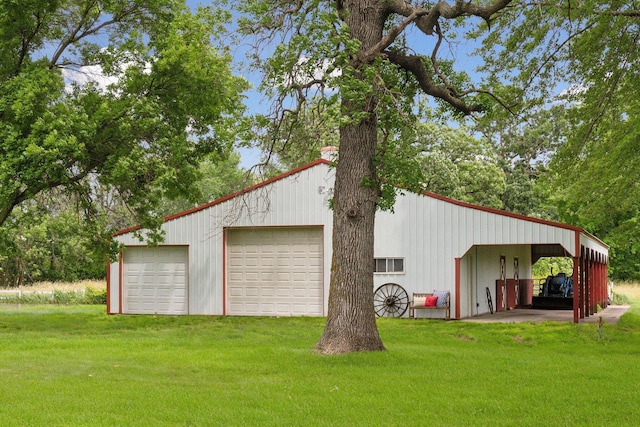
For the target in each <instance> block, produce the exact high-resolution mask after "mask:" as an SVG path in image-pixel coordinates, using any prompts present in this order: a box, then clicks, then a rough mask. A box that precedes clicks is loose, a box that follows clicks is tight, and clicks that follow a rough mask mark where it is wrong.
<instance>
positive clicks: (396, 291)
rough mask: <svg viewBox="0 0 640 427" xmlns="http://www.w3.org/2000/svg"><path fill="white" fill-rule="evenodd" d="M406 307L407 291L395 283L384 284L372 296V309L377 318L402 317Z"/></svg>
mask: <svg viewBox="0 0 640 427" xmlns="http://www.w3.org/2000/svg"><path fill="white" fill-rule="evenodd" d="M408 307H409V295H407V291H405V290H404V288H403V287H402V286H400V285H396V284H395V283H385V284H384V285H382V286H380V287H379V288H378V289H376V291H375V292H374V294H373V309H374V310H375V312H376V316H378V317H402V315H403V314H404V313H405V312H406V311H407V308H408Z"/></svg>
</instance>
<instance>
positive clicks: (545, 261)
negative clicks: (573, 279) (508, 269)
mask: <svg viewBox="0 0 640 427" xmlns="http://www.w3.org/2000/svg"><path fill="white" fill-rule="evenodd" d="M558 273H566V274H568V275H571V274H573V260H571V258H562V257H549V258H540V259H539V260H538V261H536V263H535V264H533V266H532V268H531V274H532V277H533V278H537V279H546V277H547V276H551V275H554V276H555V275H557V274H558Z"/></svg>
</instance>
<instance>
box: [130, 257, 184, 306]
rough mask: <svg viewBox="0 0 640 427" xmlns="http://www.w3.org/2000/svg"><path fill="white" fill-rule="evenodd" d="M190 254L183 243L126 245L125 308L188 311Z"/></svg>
mask: <svg viewBox="0 0 640 427" xmlns="http://www.w3.org/2000/svg"><path fill="white" fill-rule="evenodd" d="M187 254H188V249H187V247H184V246H159V247H156V248H150V247H128V248H126V250H125V251H124V259H123V262H124V265H123V267H124V268H123V279H124V283H123V299H122V305H123V312H124V313H129V314H187V313H188V300H187V265H188V262H187V259H188V255H187Z"/></svg>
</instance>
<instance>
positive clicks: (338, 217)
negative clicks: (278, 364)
mask: <svg viewBox="0 0 640 427" xmlns="http://www.w3.org/2000/svg"><path fill="white" fill-rule="evenodd" d="M381 3H384V2H371V1H363V0H360V1H345V2H344V3H343V6H344V7H345V9H347V10H348V11H349V13H348V14H347V15H346V17H347V18H346V19H347V24H348V25H349V29H350V32H351V35H352V37H353V38H356V39H358V40H360V42H361V43H362V50H361V51H362V52H366V51H367V49H369V48H370V47H371V46H373V45H375V44H376V43H377V42H379V41H380V40H381V38H382V30H383V25H384V17H383V13H382V8H381V6H380V4H381ZM354 61H355V58H354ZM362 66H363V65H362V64H359V67H362ZM355 77H357V78H362V79H364V78H365V77H364V74H363V73H362V74H361V73H360V71H358V70H356V76H355ZM363 99H364V102H362V101H360V102H350V101H345V100H344V99H343V102H342V108H343V113H346V114H349V113H350V112H359V113H362V112H366V113H367V115H366V118H365V119H363V120H361V121H359V122H355V121H354V122H353V123H350V124H348V125H345V126H343V127H341V128H340V153H339V156H338V164H337V166H336V181H335V188H334V199H333V240H332V241H333V258H332V260H331V282H330V284H329V307H328V312H327V324H326V326H325V330H324V333H323V335H322V337H321V339H320V341H319V342H318V344H317V345H316V350H318V351H319V352H320V353H323V354H339V353H349V352H354V351H381V350H384V349H385V348H384V345H383V344H382V340H381V339H380V335H379V334H378V329H377V325H376V317H375V312H374V310H373V270H374V259H373V256H374V253H373V243H374V235H373V234H374V225H375V214H376V202H377V199H378V196H379V186H378V179H377V176H376V168H375V163H374V158H375V155H376V150H377V145H378V141H377V122H378V119H377V116H376V114H375V111H374V106H375V101H376V99H375V94H374V93H370V94H363Z"/></svg>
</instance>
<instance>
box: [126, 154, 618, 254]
mask: <svg viewBox="0 0 640 427" xmlns="http://www.w3.org/2000/svg"><path fill="white" fill-rule="evenodd" d="M331 164H332V162H331V161H329V160H327V159H322V158H321V159H318V160H315V161H313V162H311V163H308V164H306V165H302V166H299V167H297V168H295V169H292V170H290V171H287V172H285V173H282V174H280V175H277V176H275V177H273V178H270V179H267V180H265V181H262V182H260V183H258V184H254V185H252V186H250V187H247V188H245V189H242V190H240V191H237V192H235V193H232V194H229V195H227V196H224V197H221V198H219V199H215V200H212V201H210V202H208V203H205V204H203V205H200V206H196V207H194V208H191V209H187V210H185V211H182V212H178V213H175V214H172V215H169V216H167V217H165V218H164V219H163V222H169V221H173V220H175V219H179V218H182V217H185V216H188V215H191V214H193V213H196V212H199V211H202V210H204V209H207V208H210V207H212V206H215V205H218V204H221V203H224V202H226V201H228V200H231V199H233V198H236V197H238V196H242V195H244V194H247V193H249V192H251V191H254V190H256V189H259V188H263V187H266V186H268V185H271V184H273V183H275V182H277V181H281V180H283V179H286V178H288V177H290V176H292V175H296V174H298V173H300V172H302V171H304V170H307V169H311V168H314V167H316V166H318V165H331ZM407 191H408V190H407ZM419 194H420V195H422V196H424V197H429V198H432V199H436V200H440V201H443V202H445V203H450V204H453V205H456V206H460V207H464V208H468V209H472V210H476V211H481V212H487V213H489V214H492V215H499V216H504V217H507V218H514V219H518V220H521V221H528V222H533V223H538V224H542V225H548V226H551V227H557V228H562V229H566V230H571V231H575V232H577V233H580V234H583V235H584V236H585V237H587V238H589V239H592V240H594V241H595V242H597V243H599V244H601V245H602V246H604V247H606V248H607V249H608V248H609V246H608V245H607V244H606V243H604V242H603V241H602V240H600V239H598V238H597V237H595V236H593V235H592V234H590V233H588V232H587V231H585V230H584V229H583V228H581V227H578V226H574V225H569V224H564V223H560V222H555V221H549V220H545V219H541V218H535V217H530V216H526V215H522V214H517V213H513V212H507V211H504V210H500V209H495V208H489V207H486V206H480V205H475V204H473V203H469V202H463V201H461V200H456V199H452V198H450V197H446V196H441V195H439V194H436V193H432V192H429V191H425V192H422V193H419ZM139 229H140V226H134V227H129V228H125V229H123V230H120V231H117V232H116V233H114V236H119V235H122V234H126V233H129V232H132V231H135V230H139Z"/></svg>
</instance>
